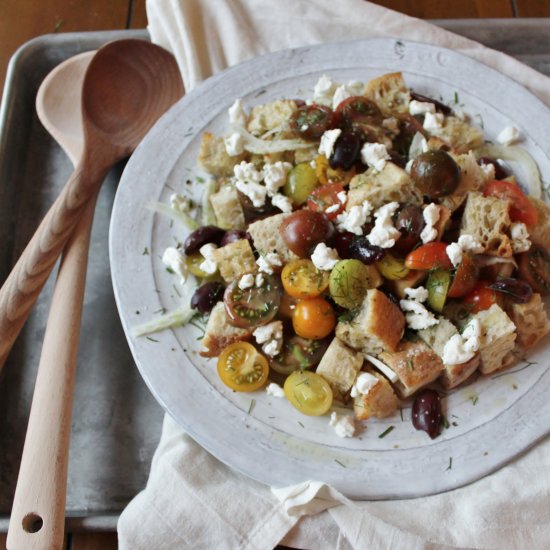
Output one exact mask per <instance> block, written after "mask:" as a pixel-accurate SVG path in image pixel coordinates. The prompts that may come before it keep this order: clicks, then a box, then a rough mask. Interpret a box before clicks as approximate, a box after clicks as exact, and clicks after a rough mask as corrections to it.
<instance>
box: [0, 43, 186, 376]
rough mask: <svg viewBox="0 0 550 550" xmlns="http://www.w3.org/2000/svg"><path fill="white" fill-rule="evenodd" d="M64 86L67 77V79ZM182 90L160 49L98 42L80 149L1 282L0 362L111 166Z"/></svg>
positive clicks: (175, 70)
mask: <svg viewBox="0 0 550 550" xmlns="http://www.w3.org/2000/svg"><path fill="white" fill-rule="evenodd" d="M69 78H70V74H69ZM70 86H71V80H70V79H68V80H67V81H66V83H65V87H66V89H67V90H68V89H69V88H70ZM182 95H183V84H182V82H181V77H180V75H179V72H178V68H177V64H176V62H175V60H174V58H173V56H172V55H171V54H170V53H168V52H167V51H166V50H163V49H162V48H160V47H158V46H155V45H153V44H150V43H149V42H145V41H143V40H132V39H128V40H119V41H116V42H112V43H110V44H107V45H106V46H104V47H103V48H101V49H100V50H98V53H97V54H96V55H95V56H94V58H93V60H92V62H91V63H90V66H89V67H88V70H87V72H86V76H85V79H84V87H83V94H82V123H83V130H84V149H83V153H82V156H81V158H80V160H79V162H78V165H77V167H76V169H75V171H74V172H73V174H72V175H71V177H70V178H69V180H68V182H67V184H66V185H65V187H64V189H63V191H62V192H61V193H60V195H59V197H58V198H57V200H56V201H55V203H54V204H53V206H52V207H51V208H50V210H49V212H48V213H47V214H46V216H45V217H44V219H43V221H42V223H41V224H40V226H39V227H38V229H37V230H36V233H35V234H34V236H33V238H32V239H31V241H30V242H29V244H28V245H27V247H26V248H25V250H24V251H23V254H22V255H21V257H20V258H19V260H18V262H17V264H16V265H15V267H14V268H13V270H12V272H11V273H10V275H9V276H8V278H7V279H6V282H5V283H4V286H3V287H2V288H1V289H0V368H1V367H2V365H3V364H4V362H5V360H6V357H7V355H8V353H9V351H10V349H11V347H12V345H13V342H14V340H15V338H16V337H17V335H18V334H19V332H20V330H21V328H22V326H23V324H24V322H25V320H26V319H27V317H28V314H29V312H30V309H31V308H32V306H33V304H34V302H35V301H36V297H37V296H38V294H39V293H40V290H41V289H42V287H43V285H44V283H45V281H46V279H47V278H48V276H49V274H50V273H51V270H52V269H53V266H54V264H55V262H56V260H57V258H58V257H59V255H60V254H61V251H62V250H63V248H64V246H65V244H66V243H67V241H68V239H69V236H70V235H71V233H72V232H73V230H74V228H75V227H76V224H77V222H78V221H79V220H80V219H81V217H82V215H83V213H84V209H85V208H86V205H87V204H88V203H89V201H90V200H91V199H92V197H94V196H95V195H96V193H97V191H98V189H99V187H100V186H101V183H102V182H103V179H104V177H105V175H106V173H107V172H108V170H109V168H111V166H113V165H114V164H115V163H116V162H117V161H119V160H120V159H122V158H124V157H126V156H128V155H129V154H130V153H131V152H132V151H133V150H134V149H135V147H136V146H137V144H138V143H139V142H140V141H141V139H142V138H143V136H144V135H145V133H146V132H147V131H148V130H149V129H150V128H151V126H152V125H153V124H154V122H155V121H156V120H157V119H158V117H159V116H160V115H161V114H162V113H164V112H165V111H166V110H167V109H168V107H170V106H171V105H172V104H173V103H174V101H175V100H176V99H178V98H179V97H181V96H182Z"/></svg>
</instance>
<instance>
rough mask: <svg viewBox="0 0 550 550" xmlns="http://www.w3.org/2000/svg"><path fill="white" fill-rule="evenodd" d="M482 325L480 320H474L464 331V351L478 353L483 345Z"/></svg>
mask: <svg viewBox="0 0 550 550" xmlns="http://www.w3.org/2000/svg"><path fill="white" fill-rule="evenodd" d="M481 336H482V334H481V323H480V321H479V319H472V320H471V321H470V322H469V323H468V324H467V325H466V326H465V327H464V330H463V331H462V338H464V340H465V342H464V349H465V350H467V351H468V350H470V351H473V352H476V351H477V350H478V349H479V347H480V345H481Z"/></svg>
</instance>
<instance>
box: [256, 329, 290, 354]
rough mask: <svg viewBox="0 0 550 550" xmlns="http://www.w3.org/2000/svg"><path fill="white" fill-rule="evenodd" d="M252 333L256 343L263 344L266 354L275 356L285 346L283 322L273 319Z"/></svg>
mask: <svg viewBox="0 0 550 550" xmlns="http://www.w3.org/2000/svg"><path fill="white" fill-rule="evenodd" d="M252 335H253V336H254V338H255V340H256V343H257V344H260V345H262V350H263V352H264V353H265V354H266V355H269V356H270V357H275V356H276V355H279V353H280V352H281V348H282V346H283V322H282V321H272V322H271V323H268V324H267V325H262V326H261V327H258V328H257V329H256V330H255V331H254V332H253V333H252Z"/></svg>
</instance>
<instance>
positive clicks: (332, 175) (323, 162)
mask: <svg viewBox="0 0 550 550" xmlns="http://www.w3.org/2000/svg"><path fill="white" fill-rule="evenodd" d="M315 174H316V176H317V179H318V180H319V182H320V183H321V185H328V184H329V183H339V184H340V185H343V186H346V185H347V184H348V183H349V182H350V181H351V179H352V178H353V176H355V167H353V168H351V169H350V170H342V169H341V168H331V167H330V165H329V163H328V159H327V157H325V155H319V156H318V157H317V158H316V159H315Z"/></svg>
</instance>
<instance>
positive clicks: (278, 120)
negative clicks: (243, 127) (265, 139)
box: [248, 99, 297, 136]
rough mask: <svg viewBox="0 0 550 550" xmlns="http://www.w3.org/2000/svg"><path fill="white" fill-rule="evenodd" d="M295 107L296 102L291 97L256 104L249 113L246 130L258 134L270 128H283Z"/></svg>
mask: <svg viewBox="0 0 550 550" xmlns="http://www.w3.org/2000/svg"><path fill="white" fill-rule="evenodd" d="M296 109H297V106H296V102H295V101H294V100H292V99H278V100H277V101H273V102H272V103H265V104H264V105H256V106H255V107H253V109H252V111H251V113H250V118H249V120H248V131H249V132H250V133H251V134H254V135H256V136H260V135H262V134H265V132H269V131H270V130H276V129H278V128H284V127H286V126H287V124H288V122H289V120H290V117H291V116H292V115H293V114H294V112H295V111H296Z"/></svg>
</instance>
